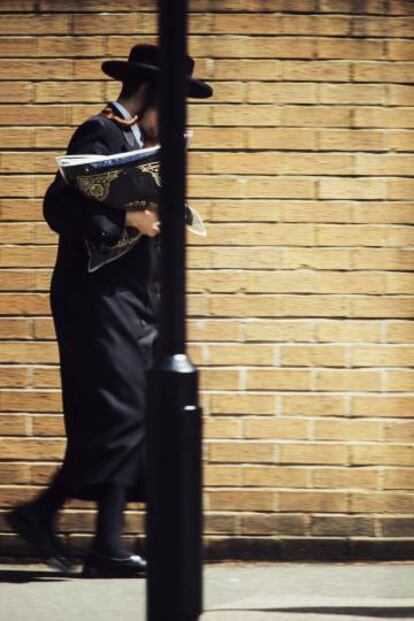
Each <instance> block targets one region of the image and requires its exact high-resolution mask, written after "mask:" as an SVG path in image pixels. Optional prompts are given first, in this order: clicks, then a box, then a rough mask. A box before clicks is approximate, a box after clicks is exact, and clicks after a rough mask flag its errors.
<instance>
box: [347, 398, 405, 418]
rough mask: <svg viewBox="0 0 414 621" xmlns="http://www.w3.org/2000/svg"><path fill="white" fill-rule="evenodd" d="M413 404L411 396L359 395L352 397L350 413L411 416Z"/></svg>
mask: <svg viewBox="0 0 414 621" xmlns="http://www.w3.org/2000/svg"><path fill="white" fill-rule="evenodd" d="M413 406H414V399H413V397H410V396H401V397H400V396H394V395H381V396H375V395H370V396H368V397H365V396H359V397H352V398H351V402H350V413H351V416H375V417H379V416H385V417H398V418H399V417H406V416H407V417H410V416H411V415H412V408H413Z"/></svg>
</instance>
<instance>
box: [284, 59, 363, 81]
mask: <svg viewBox="0 0 414 621" xmlns="http://www.w3.org/2000/svg"><path fill="white" fill-rule="evenodd" d="M350 71H351V64H350V63H348V62H344V61H343V60H341V61H330V60H306V61H300V60H283V61H281V74H282V78H283V79H284V80H304V81H306V82H308V81H315V82H325V81H329V82H347V81H348V80H349V78H350Z"/></svg>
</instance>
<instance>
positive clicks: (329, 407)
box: [281, 394, 345, 416]
mask: <svg viewBox="0 0 414 621" xmlns="http://www.w3.org/2000/svg"><path fill="white" fill-rule="evenodd" d="M281 401H282V414H283V415H284V416H287V415H292V416H343V415H344V413H345V410H344V407H345V405H344V399H343V397H338V396H336V395H332V396H331V395H329V396H327V395H317V394H315V395H311V396H305V395H283V396H282V398H281Z"/></svg>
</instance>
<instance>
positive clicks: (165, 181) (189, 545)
mask: <svg viewBox="0 0 414 621" xmlns="http://www.w3.org/2000/svg"><path fill="white" fill-rule="evenodd" d="M159 37H160V55H161V56H160V66H161V76H160V78H161V79H160V95H161V97H160V109H159V112H160V136H161V204H160V215H161V218H160V219H161V233H160V235H161V272H162V273H161V310H160V347H159V354H158V358H157V360H156V361H155V363H154V365H153V366H152V367H151V369H149V370H148V371H147V417H146V418H147V465H148V498H147V501H148V505H147V552H148V572H147V576H148V579H147V621H195V620H196V619H198V617H199V615H200V613H201V611H202V467H201V454H202V453H201V449H202V446H201V436H202V433H201V431H202V430H201V426H202V416H201V414H202V412H201V408H200V407H199V406H198V372H197V369H196V368H195V367H194V365H193V364H192V362H191V360H190V359H189V358H188V356H187V355H186V331H185V318H186V300H185V233H186V231H185V212H184V205H185V194H186V192H185V190H186V140H185V136H184V132H185V129H186V83H185V75H184V58H185V54H186V43H187V1H186V0H174V1H172V0H159Z"/></svg>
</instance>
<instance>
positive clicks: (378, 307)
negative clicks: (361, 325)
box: [350, 296, 412, 318]
mask: <svg viewBox="0 0 414 621" xmlns="http://www.w3.org/2000/svg"><path fill="white" fill-rule="evenodd" d="M351 305H352V308H351V312H350V315H351V316H355V317H385V318H390V317H411V315H412V313H410V306H411V310H412V299H411V298H409V297H407V298H403V297H399V296H390V297H386V296H381V297H380V298H377V299H375V300H373V299H371V298H368V297H364V296H361V297H359V298H355V299H354V300H352V301H351Z"/></svg>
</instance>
